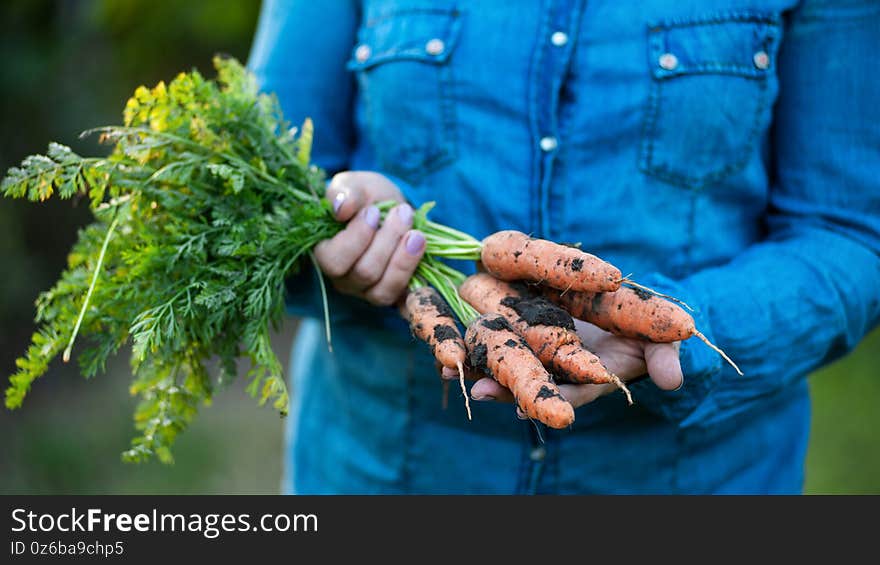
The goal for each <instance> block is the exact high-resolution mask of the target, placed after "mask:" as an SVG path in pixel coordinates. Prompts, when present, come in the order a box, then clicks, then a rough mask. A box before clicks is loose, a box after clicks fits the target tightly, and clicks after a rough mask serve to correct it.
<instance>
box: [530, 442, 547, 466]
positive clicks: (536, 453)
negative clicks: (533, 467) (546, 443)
mask: <svg viewBox="0 0 880 565" xmlns="http://www.w3.org/2000/svg"><path fill="white" fill-rule="evenodd" d="M545 457H547V450H546V449H544V447H543V446H540V445H539V446H538V447H536V448H534V449H532V451H531V452H530V453H529V459H531V460H532V461H534V462H535V463H537V462H538V461H543V460H544V458H545Z"/></svg>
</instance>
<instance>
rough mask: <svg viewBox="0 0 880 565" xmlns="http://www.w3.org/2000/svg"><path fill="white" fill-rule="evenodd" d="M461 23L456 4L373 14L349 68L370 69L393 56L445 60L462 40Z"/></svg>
mask: <svg viewBox="0 0 880 565" xmlns="http://www.w3.org/2000/svg"><path fill="white" fill-rule="evenodd" d="M459 27H460V18H459V12H458V11H457V10H456V9H454V8H448V9H444V8H431V7H426V8H419V9H406V10H399V11H395V12H391V13H388V14H382V15H377V16H374V17H371V18H369V19H368V20H367V22H366V24H365V25H364V26H363V27H361V29H360V30H359V32H358V43H357V45H355V47H354V49H353V50H352V54H351V59H350V60H349V62H348V69H349V70H362V69H368V68H370V67H372V66H375V65H378V64H380V63H382V62H384V61H388V60H393V59H411V60H418V61H424V62H426V63H434V64H440V63H444V62H445V61H446V60H447V59H448V58H449V56H450V54H451V53H452V51H453V49H454V48H455V44H456V42H457V41H458V32H459Z"/></svg>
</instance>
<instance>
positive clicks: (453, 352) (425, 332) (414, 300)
mask: <svg viewBox="0 0 880 565" xmlns="http://www.w3.org/2000/svg"><path fill="white" fill-rule="evenodd" d="M405 315H406V318H407V320H408V321H409V327H410V330H411V331H412V333H413V335H414V336H415V337H417V338H418V339H420V340H422V341H424V342H425V343H427V344H428V345H429V346H430V347H431V354H432V355H434V358H435V359H437V361H438V362H439V363H440V364H441V365H442V366H444V367H448V368H450V369H456V370H457V371H458V376H459V379H458V380H459V385H460V387H461V392H462V394H463V395H464V402H465V408H466V409H467V413H468V419H470V418H471V408H470V401H469V400H468V393H467V389H466V388H465V385H464V363H465V360H466V355H467V350H466V348H465V345H464V339H462V337H461V332H459V331H458V326H456V325H455V318H454V316H453V314H452V310H450V309H449V306H448V305H447V304H446V302H444V301H443V299H442V298H441V297H440V294H439V293H438V292H437V291H436V290H434V289H433V288H431V287H430V286H423V287H420V288H417V289H415V290H413V291H411V292H410V293H409V294H408V295H407V297H406V305H405Z"/></svg>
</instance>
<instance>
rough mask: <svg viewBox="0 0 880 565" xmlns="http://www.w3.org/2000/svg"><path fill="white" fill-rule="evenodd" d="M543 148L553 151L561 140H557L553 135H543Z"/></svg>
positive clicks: (541, 142)
mask: <svg viewBox="0 0 880 565" xmlns="http://www.w3.org/2000/svg"><path fill="white" fill-rule="evenodd" d="M540 144H541V150H543V151H553V150H554V149H556V147H557V146H558V145H559V142H558V141H556V138H555V137H553V136H552V135H548V136H547V137H542V138H541V141H540Z"/></svg>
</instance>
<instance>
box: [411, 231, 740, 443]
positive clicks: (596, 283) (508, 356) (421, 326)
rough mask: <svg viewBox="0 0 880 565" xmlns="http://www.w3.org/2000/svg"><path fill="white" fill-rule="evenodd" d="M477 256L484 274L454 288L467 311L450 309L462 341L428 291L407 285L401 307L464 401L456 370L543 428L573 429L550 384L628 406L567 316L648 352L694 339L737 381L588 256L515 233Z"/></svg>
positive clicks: (674, 311)
mask: <svg viewBox="0 0 880 565" xmlns="http://www.w3.org/2000/svg"><path fill="white" fill-rule="evenodd" d="M479 251H480V256H479V260H480V262H481V264H482V266H483V268H484V269H485V271H486V272H481V273H478V274H476V275H473V276H471V277H468V278H466V279H465V278H464V277H463V275H462V276H461V278H460V279H459V280H457V281H456V282H457V283H458V297H460V298H461V299H463V300H464V301H465V303H466V304H465V306H470V308H467V307H464V308H462V305H461V304H458V305H457V306H458V308H457V309H456V310H457V315H458V318H459V319H460V320H461V321H462V323H463V324H465V325H466V326H467V331H466V333H465V335H464V337H463V336H462V334H461V332H460V331H459V329H458V327H457V326H456V323H455V319H454V317H453V315H452V312H451V311H450V309H449V308H448V307H447V306H446V304H445V303H444V302H443V299H442V298H441V297H440V296H439V295H438V294H437V292H436V291H435V290H434V289H433V288H431V287H429V286H420V285H418V284H416V285H415V288H412V291H411V293H410V295H409V296H408V298H407V301H406V305H405V310H406V315H407V318H408V320H409V322H410V326H411V328H412V331H413V334H414V335H415V336H416V337H417V338H419V339H421V340H423V341H425V342H426V343H428V344H429V345H430V346H431V349H432V353H433V354H434V356H435V358H436V359H437V361H438V362H439V363H440V365H442V366H443V367H446V368H450V369H454V370H457V371H458V373H459V376H460V380H461V386H462V391H463V392H464V390H465V389H464V368H465V367H468V368H469V369H471V370H473V371H479V372H482V373H484V374H486V375H488V376H491V377H493V378H494V379H495V380H497V381H498V382H499V383H500V384H501V385H503V386H505V387H507V388H508V389H510V391H511V392H512V393H513V395H514V397H515V399H516V403H517V405H518V407H519V409H520V410H521V411H522V412H523V413H524V414H526V415H527V416H528V417H530V418H534V419H536V420H539V421H541V422H543V423H544V424H546V425H548V426H550V427H552V428H564V427H566V426H569V425H571V424H572V423H573V422H574V409H573V408H572V406H571V404H569V403H568V402H567V401H566V400H565V398H564V397H563V396H562V395H561V394H560V391H559V388H558V387H557V385H556V383H557V382H570V383H591V384H604V383H612V384H614V385H616V386H617V387H618V388H619V389H620V390H622V391H623V393H624V394H625V395H626V398H627V400H628V402H630V403H632V398H631V396H630V393H629V390H628V389H627V387H626V385H625V384H624V383H623V382H622V381H621V379H620V378H618V377H617V375H614V374H613V373H611V372H610V371H609V370H608V369H607V368H606V367H605V366H604V365H603V363H602V361H601V360H600V359H599V358H598V357H597V356H596V355H595V354H594V353H592V352H590V351H589V350H588V349H587V348H586V347H585V346H584V345H583V343H582V342H581V340H580V338H579V336H578V335H577V333H576V332H575V325H574V319H573V316H574V317H575V318H578V319H581V320H584V321H586V322H589V323H591V324H594V325H596V326H598V327H599V328H601V329H603V330H605V331H608V332H611V333H612V334H615V335H619V336H623V337H628V338H633V339H640V340H645V341H649V342H654V343H671V342H675V341H680V340H685V339H688V338H690V337H697V338H698V339H701V340H702V341H704V342H705V343H706V344H707V345H709V346H710V347H711V348H712V349H714V350H715V351H717V352H718V353H719V354H720V355H722V356H723V357H724V359H725V360H727V361H728V362H729V363H730V364H731V365H732V366H733V367H734V368H735V369H736V371H737V372H739V373H740V374H742V373H741V372H740V371H739V368H738V367H737V366H736V365H735V364H734V363H733V361H731V360H730V359H729V358H728V357H727V356H726V355H725V354H724V352H722V351H721V350H720V349H718V348H717V347H716V346H715V345H713V344H711V343H710V342H709V341H708V340H707V339H706V337H705V336H704V335H703V334H702V333H700V332H699V331H698V330H697V328H696V326H695V324H694V320H693V317H691V315H690V314H688V313H687V312H686V311H685V310H684V309H683V308H682V307H680V306H679V305H678V304H675V303H674V302H673V301H672V300H674V299H670V300H667V298H671V297H666V296H664V295H660V294H658V293H656V292H653V291H651V290H650V289H646V288H645V287H642V286H641V285H638V284H637V283H635V282H633V281H631V280H629V279H627V278H625V277H623V276H622V275H621V271H620V270H619V269H617V268H616V267H614V266H613V265H611V264H609V263H607V262H606V261H603V260H602V259H600V258H598V257H596V256H595V255H591V254H589V253H586V252H584V251H581V250H580V249H577V248H574V247H569V246H565V245H560V244H557V243H553V242H551V241H547V240H542V239H533V238H531V237H529V236H527V235H526V234H523V233H520V232H516V231H502V232H498V233H495V234H493V235H491V236H489V237H488V238H486V239H485V240H483V241H482V242H480V245H479ZM446 274H447V276H450V277H453V278H454V275H452V274H451V273H449V271H448V270H447V271H446ZM508 281H510V282H508ZM519 281H529V282H530V283H532V284H523V283H522V282H519ZM435 286H437V287H438V288H443V285H435ZM465 399H467V395H466V394H465ZM469 413H470V412H469Z"/></svg>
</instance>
